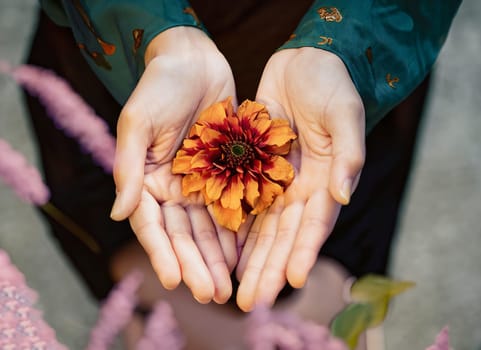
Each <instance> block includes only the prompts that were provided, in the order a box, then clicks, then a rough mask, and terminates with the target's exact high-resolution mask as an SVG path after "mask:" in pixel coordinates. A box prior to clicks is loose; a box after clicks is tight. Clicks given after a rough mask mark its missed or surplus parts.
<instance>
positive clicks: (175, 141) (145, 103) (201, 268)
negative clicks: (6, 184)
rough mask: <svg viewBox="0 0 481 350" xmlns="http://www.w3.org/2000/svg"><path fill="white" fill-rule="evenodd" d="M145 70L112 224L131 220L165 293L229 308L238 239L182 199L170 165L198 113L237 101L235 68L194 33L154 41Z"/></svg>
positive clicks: (127, 128) (133, 100)
mask: <svg viewBox="0 0 481 350" xmlns="http://www.w3.org/2000/svg"><path fill="white" fill-rule="evenodd" d="M145 62H146V69H145V72H144V73H143V75H142V78H141V79H140V81H139V83H138V85H137V87H136V88H135V90H134V91H133V93H132V95H131V96H130V98H129V100H128V101H127V103H126V104H125V106H124V108H123V110H122V112H121V115H120V118H119V121H118V125H117V151H116V158H115V166H114V179H115V183H116V186H117V198H116V201H115V204H114V206H113V209H112V214H111V216H112V218H113V219H114V220H123V219H125V218H127V217H129V219H130V223H131V226H132V229H133V230H134V232H135V233H136V235H137V238H138V240H139V242H140V243H141V244H142V246H143V247H144V249H145V250H146V252H147V253H148V255H149V257H150V260H151V263H152V265H153V268H154V270H155V271H156V273H157V275H158V277H159V279H160V281H161V283H162V284H163V286H164V287H165V288H167V289H173V288H175V287H176V286H177V285H178V284H179V283H180V281H181V280H183V281H184V282H185V284H186V285H187V286H188V287H189V288H190V289H191V291H192V294H193V295H194V297H195V298H196V299H197V300H198V301H200V302H202V303H204V302H209V301H210V300H211V299H214V300H215V301H216V302H218V303H223V302H225V301H227V299H228V298H229V297H230V295H231V293H232V286H231V281H230V271H232V269H233V268H234V266H235V264H236V263H237V251H236V245H235V236H234V235H233V233H232V232H230V231H227V230H225V229H221V228H219V227H216V225H215V223H214V222H213V221H212V219H211V217H210V215H209V213H208V212H207V208H206V207H205V205H204V203H203V200H202V199H201V198H200V197H199V196H197V197H195V196H191V197H188V198H186V197H184V196H183V195H182V191H181V178H180V176H179V175H173V174H172V173H171V170H170V169H171V164H172V162H171V161H172V158H173V157H174V155H175V153H176V151H177V149H178V148H179V146H180V144H181V142H182V140H183V138H184V136H185V135H186V133H187V132H188V130H189V129H190V127H191V125H192V124H193V123H194V122H195V120H196V118H197V117H198V115H199V113H200V112H201V111H202V110H203V109H205V108H206V107H208V106H210V105H211V104H213V103H215V102H218V101H220V100H223V99H225V98H226V97H228V96H235V87H234V79H233V77H232V72H231V70H230V67H229V65H228V63H227V62H226V60H225V59H224V57H223V56H222V54H221V53H220V52H219V51H218V50H217V48H216V46H215V44H214V43H213V42H212V41H211V40H210V39H209V38H208V37H207V35H206V34H205V33H203V32H202V31H201V30H199V29H197V28H194V27H174V28H171V29H168V30H166V31H164V32H162V33H161V34H159V35H158V36H156V37H155V38H154V39H153V40H152V41H151V42H150V43H149V45H148V47H147V50H146V54H145Z"/></svg>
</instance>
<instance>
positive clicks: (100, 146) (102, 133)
mask: <svg viewBox="0 0 481 350" xmlns="http://www.w3.org/2000/svg"><path fill="white" fill-rule="evenodd" d="M0 71H2V72H4V73H7V74H10V75H11V76H12V77H13V79H15V81H16V82H17V83H18V84H19V85H21V86H22V87H23V88H24V89H25V90H26V91H28V92H29V93H30V94H31V95H32V96H36V97H37V98H38V99H39V100H40V102H41V103H42V104H43V105H44V106H45V108H46V110H47V113H48V114H49V116H50V117H51V118H52V120H53V121H54V123H55V125H56V126H57V128H59V129H61V130H63V131H64V132H65V134H67V135H69V136H70V137H72V138H74V139H76V140H77V142H78V143H79V144H80V146H81V147H82V148H83V149H84V150H85V151H86V152H88V153H90V154H91V155H92V158H93V159H94V160H95V161H96V162H97V164H99V165H100V166H101V167H102V168H103V169H104V170H105V172H107V173H112V169H113V162H114V155H115V138H114V137H113V136H112V135H111V134H110V131H109V127H108V125H107V123H106V122H105V121H104V120H103V119H101V118H100V117H98V116H97V115H96V114H95V112H94V111H93V110H92V108H91V107H90V106H89V105H88V104H87V103H86V102H85V101H84V100H83V99H82V98H81V97H80V96H79V95H78V94H77V93H76V92H75V91H74V90H73V89H72V88H71V87H70V85H69V84H68V83H67V82H66V81H65V80H64V79H63V78H61V77H59V76H58V75H56V74H55V73H54V72H52V71H49V70H47V69H44V68H40V67H36V66H32V65H21V66H18V67H14V68H9V67H8V64H3V65H2V66H0Z"/></svg>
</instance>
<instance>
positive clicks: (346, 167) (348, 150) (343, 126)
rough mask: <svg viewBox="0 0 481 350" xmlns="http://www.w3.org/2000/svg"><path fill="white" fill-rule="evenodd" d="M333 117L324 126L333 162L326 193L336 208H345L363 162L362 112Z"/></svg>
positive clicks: (359, 110)
mask: <svg viewBox="0 0 481 350" xmlns="http://www.w3.org/2000/svg"><path fill="white" fill-rule="evenodd" d="M339 112H341V111H338V113H336V116H334V117H333V118H331V120H330V123H329V125H328V132H329V133H330V135H331V138H332V152H333V162H332V166H331V173H330V177H329V191H330V193H331V195H332V196H333V197H334V199H335V200H336V201H337V202H339V203H340V204H344V205H346V204H349V201H350V199H351V195H352V193H353V192H354V190H355V188H356V186H357V183H358V181H359V176H360V175H361V170H362V167H363V165H364V160H365V152H366V151H365V125H364V110H363V109H362V108H360V109H359V108H356V109H355V111H353V110H346V111H345V113H342V112H341V113H339Z"/></svg>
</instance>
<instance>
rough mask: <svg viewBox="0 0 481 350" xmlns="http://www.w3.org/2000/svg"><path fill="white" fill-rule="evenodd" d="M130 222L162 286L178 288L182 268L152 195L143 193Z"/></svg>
mask: <svg viewBox="0 0 481 350" xmlns="http://www.w3.org/2000/svg"><path fill="white" fill-rule="evenodd" d="M129 220H130V225H131V226H132V230H133V231H134V232H135V234H136V236H137V239H138V240H139V243H140V244H141V245H142V247H143V248H144V249H145V251H146V253H147V255H148V256H149V259H150V262H151V264H152V267H153V269H154V270H155V272H156V274H157V276H158V277H159V280H160V282H161V283H162V285H163V286H164V287H165V288H166V289H174V288H176V287H177V286H178V285H179V283H180V281H181V271H180V266H179V263H178V261H177V257H176V255H175V253H174V250H173V249H172V246H171V244H170V240H169V238H168V236H167V233H166V232H165V230H164V221H163V217H162V212H161V211H160V208H159V204H158V203H157V201H156V200H155V199H154V198H153V197H152V196H151V195H150V193H148V192H147V191H142V194H141V199H140V202H139V205H138V207H137V209H135V210H134V212H133V213H132V215H131V216H130V218H129Z"/></svg>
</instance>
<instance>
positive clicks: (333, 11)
mask: <svg viewBox="0 0 481 350" xmlns="http://www.w3.org/2000/svg"><path fill="white" fill-rule="evenodd" d="M317 13H319V17H321V19H322V20H324V21H326V22H341V21H342V15H341V12H339V10H338V9H337V8H336V7H321V8H320V9H319V10H317Z"/></svg>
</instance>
